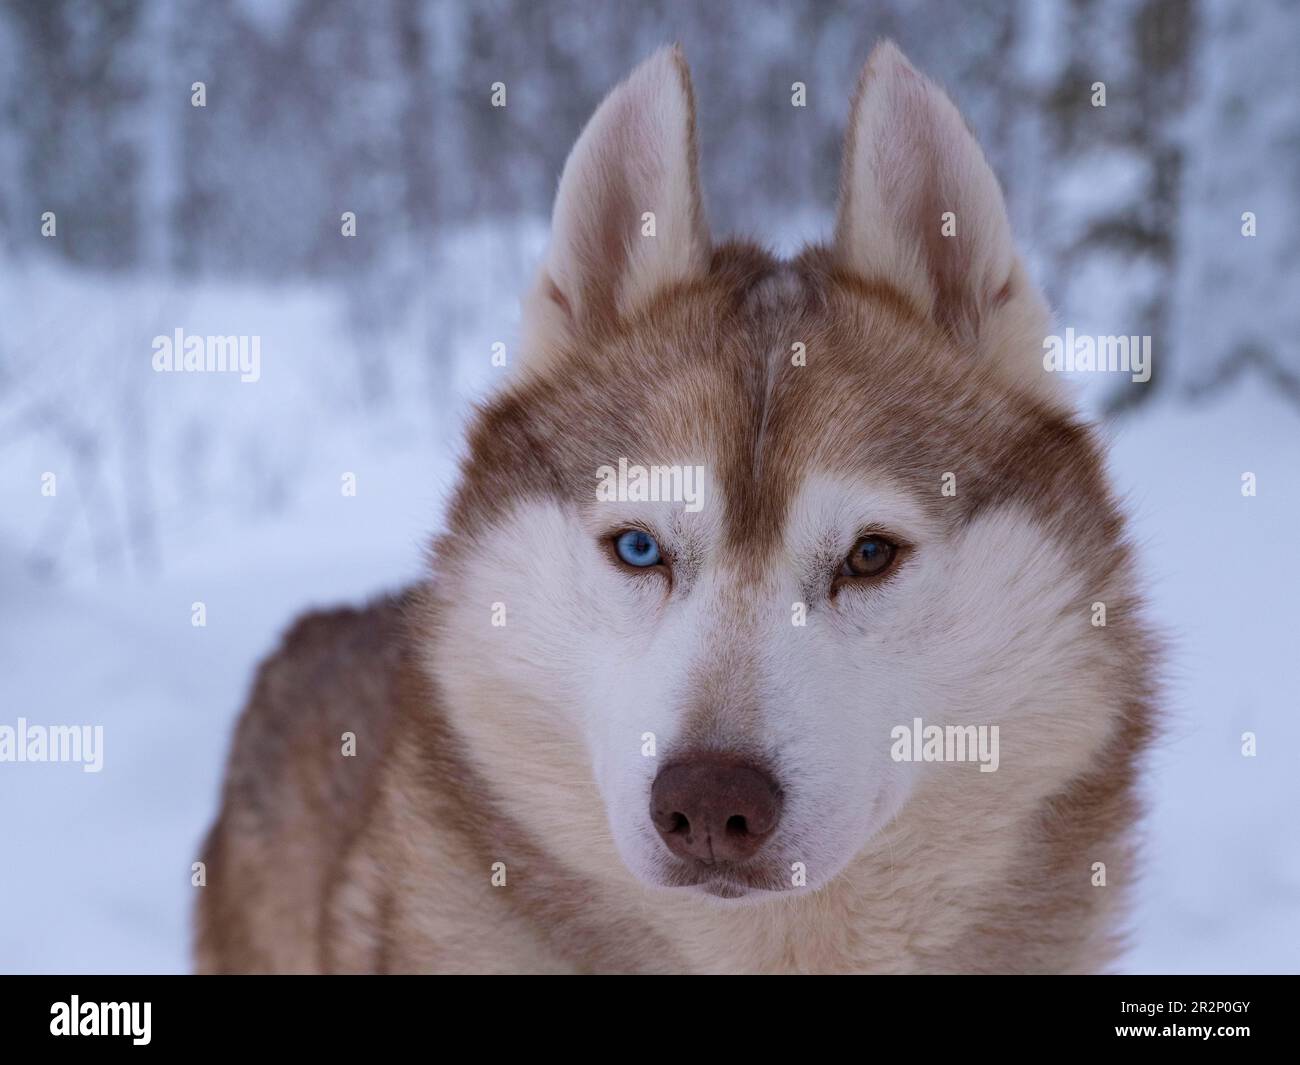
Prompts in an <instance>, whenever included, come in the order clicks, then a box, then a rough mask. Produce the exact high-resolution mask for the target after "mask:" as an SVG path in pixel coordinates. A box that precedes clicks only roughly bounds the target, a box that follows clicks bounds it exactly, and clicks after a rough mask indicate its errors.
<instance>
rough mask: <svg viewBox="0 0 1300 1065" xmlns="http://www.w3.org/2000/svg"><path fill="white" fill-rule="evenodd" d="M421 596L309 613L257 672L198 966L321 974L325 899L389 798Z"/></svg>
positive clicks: (210, 884) (211, 864)
mask: <svg viewBox="0 0 1300 1065" xmlns="http://www.w3.org/2000/svg"><path fill="white" fill-rule="evenodd" d="M414 594H415V593H414V591H413V590H407V591H404V592H401V593H398V594H395V595H390V596H386V597H384V598H382V599H379V600H376V601H374V602H372V603H370V604H369V605H367V606H364V607H361V608H355V609H353V608H345V609H335V610H327V611H317V612H313V613H310V614H306V615H303V616H301V617H300V618H298V619H297V620H296V621H295V622H294V623H293V624H292V626H291V627H290V628H289V629H288V631H287V632H286V633H285V635H284V637H283V638H282V640H281V642H280V646H279V647H278V648H277V649H276V650H275V651H274V652H273V653H272V654H271V655H270V656H269V657H268V658H266V659H265V660H264V661H263V662H262V664H261V665H260V666H259V668H258V671H257V676H256V679H255V681H254V683H253V688H252V692H251V694H250V696H249V699H248V702H247V704H246V706H245V708H244V711H243V713H242V715H241V716H240V719H239V723H238V725H237V726H236V729H235V736H234V741H233V743H232V747H231V752H230V758H229V761H228V763H227V770H226V778H225V782H224V785H223V794H222V803H221V815H220V817H219V818H218V820H217V822H216V824H215V825H214V826H213V827H212V830H211V832H210V834H209V836H208V838H207V841H206V842H205V844H204V847H203V855H202V857H203V861H204V863H205V865H206V876H207V886H206V890H205V891H204V893H203V895H202V896H201V899H200V907H199V913H198V936H199V943H198V955H199V965H200V968H202V969H204V970H207V971H232V970H233V971H278V972H283V971H315V970H318V969H319V968H320V967H321V959H320V957H319V955H318V952H317V950H318V946H319V940H318V935H317V926H318V921H319V916H320V913H321V908H322V903H323V900H324V893H325V892H326V891H327V890H328V884H329V882H330V879H331V876H332V873H333V871H334V870H335V869H336V867H337V865H338V864H339V862H340V861H341V860H342V856H343V855H344V854H345V853H346V851H347V849H348V847H349V845H350V843H351V840H352V839H353V838H354V837H355V836H356V834H357V833H358V832H359V831H360V830H361V828H362V827H363V826H364V825H365V822H366V818H367V817H368V816H369V810H370V807H371V805H372V800H373V798H374V796H375V794H376V791H377V787H378V776H379V770H380V768H381V766H382V764H383V757H384V752H385V750H386V749H387V746H388V744H389V742H390V736H391V733H392V729H393V724H394V721H395V717H396V712H395V708H396V706H397V704H398V701H399V697H400V695H399V693H400V688H401V684H402V680H401V678H402V669H403V661H404V657H405V655H406V648H407V645H408V637H407V631H408V613H409V610H410V608H411V603H412V600H413V597H414Z"/></svg>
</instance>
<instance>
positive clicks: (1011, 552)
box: [434, 48, 1123, 899]
mask: <svg viewBox="0 0 1300 1065" xmlns="http://www.w3.org/2000/svg"><path fill="white" fill-rule="evenodd" d="M904 178H906V181H905V180H904ZM842 197H843V199H842V204H841V210H840V220H839V225H838V229H837V233H836V240H835V245H834V247H832V248H826V249H813V250H811V251H809V252H806V253H805V254H804V255H802V256H801V257H799V258H798V259H796V260H795V261H794V262H792V263H778V262H776V261H775V260H773V259H772V258H771V257H769V256H768V255H766V254H765V253H763V252H761V251H759V250H757V249H755V248H752V247H748V246H744V245H729V246H724V247H721V248H716V249H715V248H713V247H712V246H711V245H710V243H709V241H708V236H707V233H706V231H705V229H704V224H703V219H702V212H701V210H700V207H699V198H698V191H697V188H696V180H695V160H694V149H693V127H692V122H691V100H690V91H689V83H688V81H687V80H686V76H685V69H684V66H683V65H682V63H681V60H680V58H679V57H678V56H677V55H676V54H675V53H663V54H661V55H660V56H658V57H656V58H655V59H652V60H651V61H649V62H648V63H647V64H645V65H644V66H643V67H641V68H639V69H638V71H637V72H636V73H635V74H634V75H633V77H632V78H631V79H629V81H628V82H626V83H625V84H624V85H622V86H620V87H619V88H618V89H617V90H615V92H614V93H613V94H612V95H611V97H610V98H609V99H608V100H607V101H606V102H605V104H604V105H603V106H602V108H601V109H600V111H599V112H598V113H597V115H596V117H595V118H594V119H593V121H592V123H591V125H590V126H589V127H588V129H587V131H586V132H585V133H584V134H583V137H582V139H581V140H580V141H579V143H578V146H577V147H576V148H575V150H574V153H573V156H572V157H571V159H570V161H569V164H568V166H567V167H566V169H565V174H564V178H563V180H562V182H561V188H560V193H559V198H558V201H557V206H556V221H555V226H556V233H555V238H554V241H555V242H554V245H553V247H552V250H551V253H550V255H549V257H548V260H547V262H546V265H545V267H544V269H543V272H542V275H541V277H540V279H539V282H538V286H537V290H536V291H535V293H534V294H533V297H532V300H531V301H530V304H529V307H528V316H527V325H526V331H525V347H526V349H527V352H526V360H527V361H526V363H525V365H524V367H523V368H522V372H521V373H520V374H519V376H518V377H517V378H516V379H515V380H514V381H513V382H512V384H511V385H510V387H508V388H507V389H506V390H505V391H504V392H503V394H502V395H500V396H499V397H498V398H497V399H496V400H494V401H493V402H492V403H491V404H490V405H489V406H488V407H486V408H485V409H484V411H483V412H482V413H481V414H480V416H479V418H478V420H477V422H476V425H475V427H474V429H473V432H472V434H471V454H470V456H469V459H468V461H467V462H466V464H465V481H464V483H463V484H462V487H461V490H460V493H459V495H458V497H457V500H456V504H455V506H454V508H453V513H452V516H451V528H450V532H449V535H448V536H447V537H445V538H444V539H443V541H442V543H441V544H440V546H439V557H438V563H437V566H438V570H439V575H438V599H439V603H440V610H441V615H442V616H441V619H440V623H439V624H440V638H439V639H438V641H437V647H436V650H435V652H434V669H435V670H436V673H437V675H438V678H439V682H440V684H441V685H442V686H443V688H444V690H445V692H446V696H447V699H448V702H449V704H450V705H451V706H452V707H453V708H454V715H455V720H456V724H457V727H458V728H459V730H460V731H461V732H462V733H463V734H464V735H465V737H466V739H467V741H468V744H469V747H470V750H471V753H472V754H473V756H474V757H475V758H476V759H477V760H478V761H479V762H481V763H482V765H483V766H484V772H485V775H486V776H487V777H488V778H489V779H490V780H491V782H492V784H493V786H494V787H495V788H497V789H498V792H499V794H500V795H502V796H503V797H504V801H505V802H506V804H507V806H508V810H507V812H508V813H509V814H510V815H511V816H512V817H514V818H515V819H516V820H518V821H520V822H523V823H524V824H526V825H527V827H528V828H529V829H530V832H531V834H532V835H534V836H535V837H536V838H538V839H540V840H541V841H543V842H544V843H545V844H546V845H548V846H549V847H550V848H551V849H552V850H553V851H554V853H555V854H556V855H558V856H559V857H560V858H562V859H563V860H564V861H566V862H567V863H568V864H570V865H571V866H573V867H575V868H576V869H578V870H580V871H583V872H586V873H589V874H590V875H593V876H604V877H608V876H609V875H610V873H609V864H610V861H611V859H612V855H613V852H614V851H617V854H618V855H619V857H621V859H622V862H623V864H624V865H625V866H626V868H627V869H629V870H631V872H632V873H633V874H634V875H635V876H637V877H638V878H640V879H641V880H642V881H644V882H646V883H649V884H653V885H659V886H664V887H670V888H671V887H675V888H679V889H680V888H685V889H687V890H691V891H696V892H704V893H707V894H710V895H712V896H715V897H718V898H723V899H742V898H743V899H755V898H764V897H769V894H768V893H771V892H783V891H789V890H798V889H801V888H809V889H811V888H816V887H818V886H819V885H821V884H824V883H826V882H827V881H828V880H829V879H831V878H832V877H834V876H835V875H836V874H837V873H839V872H840V871H841V870H843V869H844V868H845V866H846V865H847V864H848V863H849V862H851V861H852V860H853V859H854V857H855V856H856V855H858V854H860V853H861V852H862V851H863V850H864V848H865V847H867V845H868V844H869V842H870V841H871V840H872V838H873V837H874V836H875V835H876V833H878V832H879V830H880V829H881V828H882V827H883V826H884V825H885V824H886V823H887V822H889V821H890V819H891V818H893V817H895V816H896V815H897V814H898V813H899V811H900V810H901V809H902V808H903V807H904V806H905V805H906V804H907V803H908V802H909V800H914V799H916V798H917V797H918V796H922V797H923V796H924V795H925V794H926V793H927V791H926V789H927V788H932V789H943V788H945V787H949V786H950V782H952V781H954V780H957V779H960V780H961V781H962V782H963V784H964V786H966V787H985V788H987V789H988V790H989V792H990V793H991V792H993V791H994V789H995V788H996V787H999V786H1001V787H1006V788H1015V787H1020V788H1031V789H1038V790H1042V791H1046V790H1050V787H1051V786H1052V785H1053V784H1055V783H1059V781H1060V780H1062V779H1064V778H1066V777H1068V775H1069V773H1070V772H1072V771H1075V770H1077V767H1078V765H1079V764H1081V763H1082V761H1083V760H1085V759H1086V757H1087V756H1088V755H1089V754H1090V753H1091V752H1092V751H1093V750H1095V749H1096V747H1097V746H1098V745H1099V744H1100V743H1101V742H1103V740H1104V738H1105V736H1106V733H1107V729H1108V728H1109V725H1110V722H1109V721H1108V720H1107V719H1106V717H1105V715H1103V714H1099V713H1097V712H1096V711H1095V707H1094V706H1093V705H1092V703H1093V701H1094V696H1095V691H1094V682H1093V681H1092V680H1091V679H1090V672H1089V671H1090V670H1093V672H1095V669H1094V667H1095V665H1096V661H1097V658H1096V656H1097V654H1098V651H1097V650H1096V644H1095V643H1093V644H1089V643H1088V641H1087V640H1086V638H1085V637H1086V635H1087V633H1088V629H1089V622H1090V616H1089V605H1090V604H1091V603H1092V602H1094V601H1095V600H1097V599H1101V598H1104V596H1105V595H1106V594H1108V593H1107V590H1108V589H1109V588H1110V587H1111V583H1112V581H1113V575H1114V572H1115V571H1116V570H1117V569H1118V568H1119V567H1120V566H1121V565H1122V563H1123V548H1122V546H1120V544H1119V539H1118V538H1119V523H1118V520H1117V518H1116V516H1115V512H1114V508H1113V505H1112V503H1111V501H1110V499H1109V496H1108V493H1107V490H1106V486H1105V483H1104V479H1103V477H1102V474H1101V465H1100V460H1099V458H1098V455H1097V453H1096V450H1095V448H1094V446H1093V444H1092V442H1091V441H1090V439H1089V438H1088V435H1087V433H1086V431H1085V430H1084V429H1082V428H1081V427H1079V426H1078V425H1077V424H1076V423H1075V422H1073V421H1072V420H1071V419H1070V417H1069V415H1068V414H1067V413H1065V412H1064V410H1063V408H1062V406H1061V405H1060V402H1059V400H1058V399H1057V398H1056V396H1055V394H1054V391H1053V390H1052V388H1050V387H1049V384H1050V383H1049V382H1046V381H1044V379H1043V377H1042V370H1041V368H1040V367H1039V363H1038V353H1039V352H1040V351H1041V340H1042V336H1043V333H1044V331H1045V320H1044V316H1043V310H1042V303H1041V300H1040V299H1039V297H1038V296H1037V294H1036V293H1035V292H1034V291H1033V289H1032V288H1031V287H1030V286H1029V284H1028V282H1027V280H1026V278H1025V277H1024V275H1023V273H1022V271H1021V269H1020V267H1019V265H1018V263H1017V261H1016V259H1015V256H1014V254H1013V251H1012V247H1011V242H1010V237H1009V234H1008V232H1007V226H1006V218H1005V213H1004V210H1003V207H1002V202H1001V196H1000V193H999V192H998V189H997V185H996V182H995V181H994V179H993V177H992V175H991V173H989V172H988V169H987V166H986V165H985V164H984V161H983V159H982V157H981V156H980V154H979V150H978V148H977V147H976V146H975V144H974V142H973V141H972V140H971V139H970V137H969V134H968V133H967V132H966V131H965V128H964V126H963V125H962V124H961V119H960V118H959V117H958V116H957V114H956V112H955V110H953V108H952V106H951V104H950V103H948V101H947V100H946V98H945V97H943V96H942V94H941V93H939V91H938V90H937V89H935V88H934V87H933V86H932V85H930V84H929V83H928V82H926V81H925V80H924V79H922V78H921V77H920V76H919V75H918V74H916V73H915V71H913V70H912V69H911V68H910V67H908V66H907V65H906V62H905V60H903V59H902V57H901V56H899V55H898V53H897V52H896V51H894V50H892V48H886V49H883V50H879V51H878V52H877V53H876V54H875V55H874V56H873V59H872V61H871V63H869V64H868V68H867V71H866V72H864V78H863V84H862V86H861V88H860V90H859V96H858V100H857V102H856V104H855V107H854V114H853V119H852V125H851V130H850V136H849V141H848V147H847V150H846V162H845V171H844V189H843V193H842ZM948 211H951V212H953V213H954V214H955V217H956V230H955V234H954V235H952V236H941V235H940V234H941V227H942V226H943V224H944V220H943V215H944V214H945V212H948ZM647 212H650V213H652V214H653V216H654V219H653V223H654V225H653V231H652V232H653V235H651V231H650V230H649V227H648V225H647V223H646V221H645V217H646V213H647ZM931 230H933V232H931ZM647 496H650V497H656V498H646V497H647ZM917 718H919V719H921V720H922V722H924V723H925V724H935V725H940V726H945V725H947V726H975V727H977V728H978V727H981V726H983V727H986V728H987V727H990V726H998V727H999V728H1000V730H1001V733H1002V735H1003V736H1004V737H1005V739H1004V743H1003V751H1002V753H1001V756H1000V760H1001V762H1002V763H1003V766H1001V767H997V768H998V770H999V772H1005V773H1009V777H1008V778H1007V782H1005V783H1002V784H1000V785H995V784H993V783H992V778H993V777H996V776H997V774H996V773H994V774H989V775H987V776H985V775H983V774H981V773H980V771H979V766H978V765H975V764H967V765H943V766H940V767H930V766H924V765H917V764H916V763H914V762H904V761H898V760H896V758H895V752H896V750H897V744H896V741H895V739H894V737H895V734H896V730H898V729H899V728H904V729H908V730H910V729H911V728H912V726H913V721H914V719H917ZM1009 755H1010V756H1011V757H1014V758H1018V759H1021V760H1022V761H1025V762H1029V763H1031V766H1030V769H1029V770H1028V771H1026V770H1022V769H1018V768H1017V767H1015V766H1006V762H1007V759H1008V756H1009ZM985 765H986V767H987V761H986V763H985ZM937 770H942V772H943V773H944V774H946V776H943V777H940V776H938V775H936V771H937ZM927 774H928V775H929V776H928V777H927ZM957 774H961V776H960V778H958V777H957V776H956V775H957ZM986 782H987V783H986Z"/></svg>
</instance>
